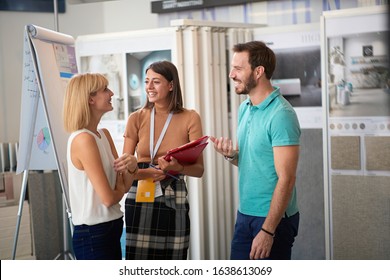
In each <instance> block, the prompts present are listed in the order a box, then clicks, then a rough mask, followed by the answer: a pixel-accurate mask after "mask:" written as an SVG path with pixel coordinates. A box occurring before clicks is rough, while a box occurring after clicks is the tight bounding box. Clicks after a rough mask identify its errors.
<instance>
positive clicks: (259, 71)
mask: <svg viewBox="0 0 390 280" xmlns="http://www.w3.org/2000/svg"><path fill="white" fill-rule="evenodd" d="M264 70H265V69H264V66H257V67H256V69H255V73H256V77H257V78H260V77H261V76H262V75H263V74H264Z"/></svg>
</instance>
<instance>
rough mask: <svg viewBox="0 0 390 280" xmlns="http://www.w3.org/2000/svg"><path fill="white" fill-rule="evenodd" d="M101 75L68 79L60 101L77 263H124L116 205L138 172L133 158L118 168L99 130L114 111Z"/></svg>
mask: <svg viewBox="0 0 390 280" xmlns="http://www.w3.org/2000/svg"><path fill="white" fill-rule="evenodd" d="M107 86H108V80H107V79H106V78H105V77H104V76H103V75H101V74H90V73H87V74H79V75H76V76H74V77H72V78H71V80H70V81H69V84H68V86H67V90H66V95H65V100H64V111H63V118H64V127H65V129H66V130H67V131H68V132H70V133H71V135H70V137H69V139H68V147H67V162H68V184H69V200H70V208H71V211H72V222H73V224H74V233H73V237H72V243H73V249H74V253H75V256H76V259H80V260H81V259H90V260H92V259H100V260H115V259H118V260H119V259H121V258H122V252H121V245H120V238H121V235H122V231H123V213H122V211H121V209H120V204H119V201H120V200H121V199H122V197H123V195H124V194H125V193H127V191H128V190H129V188H130V186H131V184H132V182H133V178H134V175H135V173H136V172H137V170H138V167H137V160H136V158H135V157H134V156H132V155H129V154H123V155H122V156H121V164H120V165H116V164H114V161H115V159H117V158H118V154H117V151H116V149H115V146H114V143H113V140H112V138H111V135H110V133H109V132H108V130H107V129H98V124H99V122H100V120H101V118H102V116H103V114H105V113H106V112H109V111H111V110H113V107H112V104H111V98H112V96H113V93H112V91H111V90H110V89H109V88H108V87H107Z"/></svg>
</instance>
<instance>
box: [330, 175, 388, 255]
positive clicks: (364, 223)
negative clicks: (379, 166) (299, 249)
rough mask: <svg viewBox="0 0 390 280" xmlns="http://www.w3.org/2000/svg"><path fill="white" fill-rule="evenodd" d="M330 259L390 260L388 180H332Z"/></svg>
mask: <svg viewBox="0 0 390 280" xmlns="http://www.w3.org/2000/svg"><path fill="white" fill-rule="evenodd" d="M331 180H332V233H333V257H334V259H336V260H382V259H383V260H388V259H390V234H389V232H390V204H389V201H390V188H389V186H390V177H389V176H346V175H333V176H332V178H331Z"/></svg>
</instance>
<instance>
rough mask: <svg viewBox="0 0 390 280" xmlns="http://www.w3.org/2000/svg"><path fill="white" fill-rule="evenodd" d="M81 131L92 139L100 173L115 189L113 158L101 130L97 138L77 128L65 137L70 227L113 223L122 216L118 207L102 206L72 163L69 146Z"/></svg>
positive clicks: (89, 184) (80, 172) (87, 180)
mask: <svg viewBox="0 0 390 280" xmlns="http://www.w3.org/2000/svg"><path fill="white" fill-rule="evenodd" d="M82 132H87V133H89V134H91V135H93V136H94V137H95V139H96V144H97V146H98V148H99V152H100V158H101V159H102V163H103V168H104V172H105V173H106V176H107V179H108V182H109V184H110V186H111V188H112V189H114V188H115V181H116V172H115V170H114V168H113V166H114V156H113V154H112V151H111V147H110V143H109V142H108V140H107V138H106V135H105V133H104V132H103V130H101V129H99V130H98V132H99V134H100V136H101V138H99V137H98V136H97V135H95V134H94V133H92V132H91V131H89V130H88V129H80V130H77V131H75V132H73V133H72V134H71V135H70V136H69V139H68V147H67V161H68V186H69V203H70V209H71V213H72V222H73V224H74V225H82V224H85V225H95V224H99V223H104V222H108V221H112V220H116V219H118V218H120V217H122V216H123V213H122V211H121V209H120V204H119V203H117V204H115V205H113V206H111V207H106V206H105V205H104V204H103V203H102V202H101V200H100V198H99V196H98V195H97V193H96V192H95V190H94V188H93V187H92V184H91V181H90V180H89V179H88V177H87V174H86V172H85V171H84V170H80V169H77V168H76V167H75V166H74V165H73V163H72V160H71V157H70V147H71V144H72V141H73V139H74V138H75V137H76V136H77V135H79V134H80V133H82Z"/></svg>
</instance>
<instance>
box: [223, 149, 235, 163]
mask: <svg viewBox="0 0 390 280" xmlns="http://www.w3.org/2000/svg"><path fill="white" fill-rule="evenodd" d="M237 156H238V153H237V152H236V151H234V154H233V155H232V156H224V158H225V159H226V160H227V161H233V160H236V159H237Z"/></svg>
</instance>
